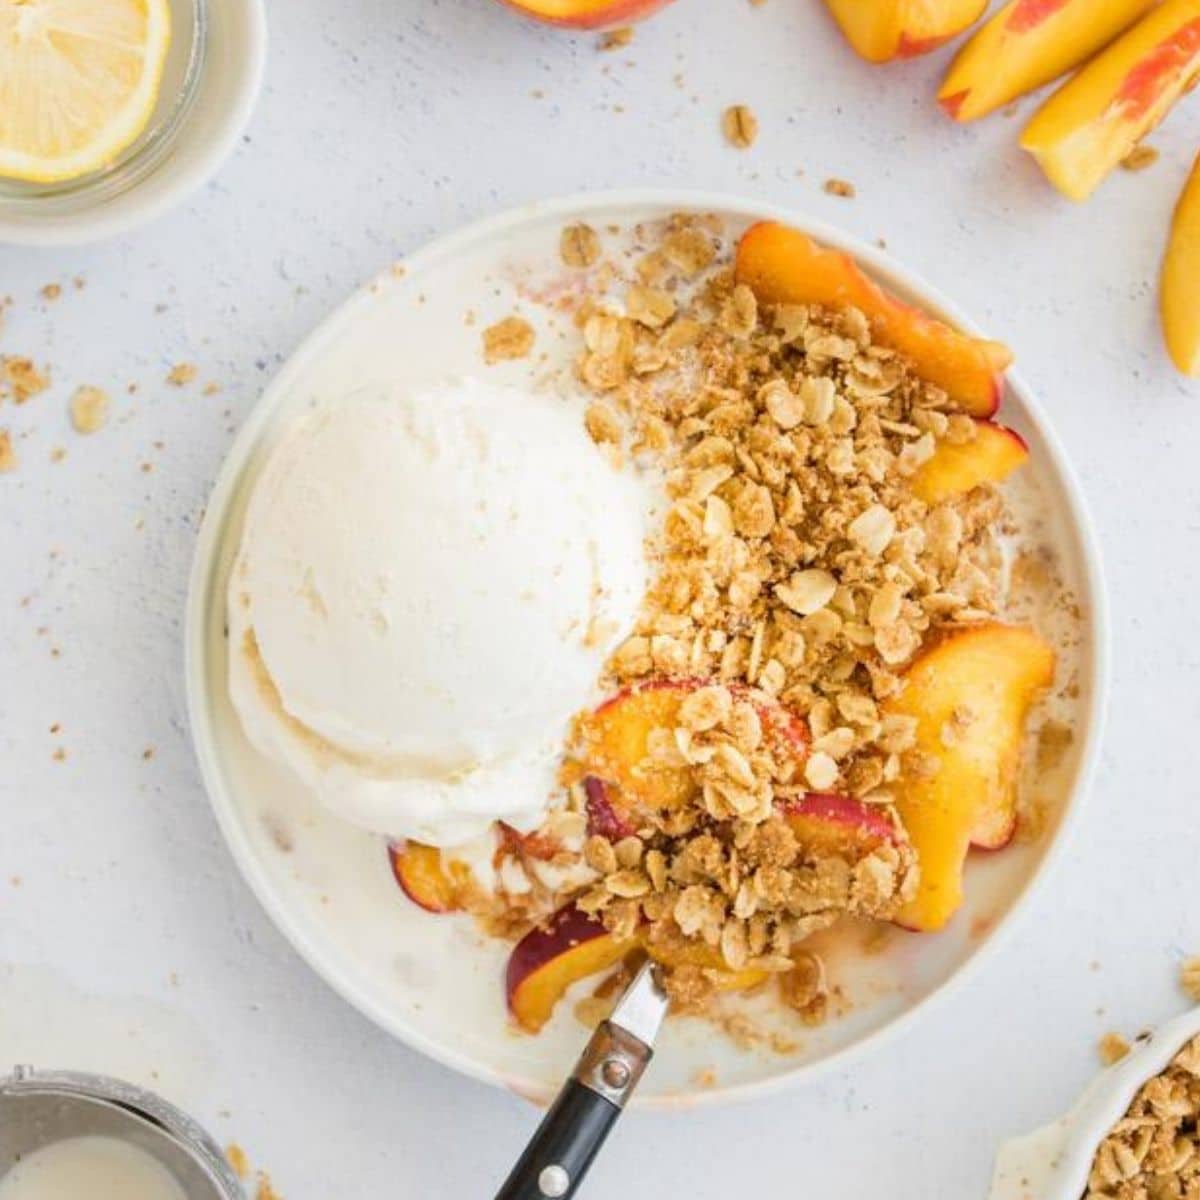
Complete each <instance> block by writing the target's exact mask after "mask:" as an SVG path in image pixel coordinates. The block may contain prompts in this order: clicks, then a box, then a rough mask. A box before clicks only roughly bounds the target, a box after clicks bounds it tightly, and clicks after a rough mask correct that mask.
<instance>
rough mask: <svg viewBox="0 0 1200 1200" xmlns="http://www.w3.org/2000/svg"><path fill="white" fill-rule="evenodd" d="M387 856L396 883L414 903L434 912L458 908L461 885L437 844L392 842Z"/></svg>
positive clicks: (444, 911) (445, 911) (451, 910)
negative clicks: (444, 861) (448, 866)
mask: <svg viewBox="0 0 1200 1200" xmlns="http://www.w3.org/2000/svg"><path fill="white" fill-rule="evenodd" d="M388 859H389V861H390V862H391V864H392V874H393V875H394V876H395V877H396V882H397V883H398V884H399V885H400V887H401V890H402V891H403V892H404V894H405V895H406V896H407V897H408V898H409V899H410V900H411V901H412V902H413V903H414V904H417V905H419V906H420V907H421V908H423V909H425V910H427V911H428V912H432V913H448V912H454V911H456V910H457V909H458V907H459V904H458V887H457V885H456V884H455V882H454V879H453V878H452V876H451V874H450V873H449V872H447V870H446V868H445V865H444V864H443V862H442V852H441V851H440V850H439V849H438V848H437V847H436V846H426V845H424V844H423V843H421V842H393V843H390V844H389V845H388Z"/></svg>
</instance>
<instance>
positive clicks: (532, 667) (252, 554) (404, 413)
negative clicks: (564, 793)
mask: <svg viewBox="0 0 1200 1200" xmlns="http://www.w3.org/2000/svg"><path fill="white" fill-rule="evenodd" d="M644 532H645V503H644V498H643V494H642V492H641V489H640V487H639V485H638V484H637V482H636V481H635V480H634V479H632V478H631V477H630V476H629V473H628V472H619V471H617V470H615V469H614V468H613V467H612V466H611V465H610V464H609V463H608V462H607V461H606V459H605V458H604V456H603V455H602V454H601V452H600V451H599V450H598V448H597V447H596V446H595V445H594V444H593V443H592V442H591V440H590V439H589V438H588V436H587V434H586V433H585V431H584V429H583V425H582V421H581V417H580V413H579V411H578V408H577V406H574V405H571V404H569V403H568V402H566V401H564V400H561V399H557V398H553V397H549V396H540V395H536V394H530V393H526V392H524V391H519V390H517V389H513V388H504V387H499V386H495V385H491V384H487V383H483V382H481V381H478V380H473V379H466V380H462V381H456V382H454V383H448V384H445V385H442V386H440V387H437V388H435V389H433V390H430V391H427V392H423V393H419V394H412V393H410V392H406V391H404V390H402V389H399V388H394V389H386V388H385V389H378V390H369V391H365V392H360V393H357V394H355V395H352V396H350V397H348V398H346V399H344V400H342V401H340V402H338V403H336V404H332V405H330V406H328V407H326V408H322V409H321V410H319V411H318V412H316V413H314V414H313V415H311V416H309V417H307V418H306V419H304V420H303V421H302V422H301V423H300V424H299V425H298V426H297V427H296V428H295V429H294V430H292V431H291V432H290V433H289V434H288V435H287V436H286V438H285V440H284V441H283V442H282V443H281V444H280V445H279V446H278V448H277V449H276V450H275V451H274V452H273V454H272V455H271V457H270V458H269V460H268V462H267V464H266V466H265V468H264V470H263V472H262V475H261V477H260V478H259V480H258V482H257V484H256V486H255V489H254V492H253V495H252V497H251V500H250V504H249V507H248V510H247V513H246V519H245V526H244V531H243V534H242V542H241V547H240V551H239V553H238V557H237V560H236V562H235V564H234V568H233V573H232V575H231V578H230V585H229V612H230V621H229V626H230V692H231V695H232V698H233V702H234V705H235V707H236V709H237V711H238V714H239V716H240V718H241V721H242V724H243V727H244V729H245V731H246V734H247V735H248V737H249V738H250V740H251V742H253V743H254V744H255V745H256V746H257V747H258V748H259V749H260V750H261V751H262V752H264V753H265V754H267V755H269V756H270V757H273V758H275V759H277V760H279V761H281V762H283V763H285V764H286V765H287V766H289V767H291V768H292V769H293V770H294V771H295V772H296V773H297V774H298V775H299V776H301V777H302V778H303V779H304V780H305V781H306V782H307V783H308V784H309V785H310V786H311V787H312V788H313V789H314V790H315V791H316V792H317V794H318V795H319V797H320V798H321V800H322V801H324V803H325V804H326V805H328V806H329V808H331V809H332V810H333V811H335V812H336V813H338V814H339V815H341V816H342V817H344V818H346V819H347V820H350V821H352V822H355V823H356V824H359V825H362V826H365V827H367V828H369V829H372V830H377V831H379V832H381V833H386V834H390V835H393V836H398V837H411V838H416V839H418V840H421V841H424V842H429V843H432V844H434V845H442V846H446V845H454V844H457V843H459V842H463V841H465V840H467V839H469V838H472V837H476V836H478V835H479V834H480V833H481V832H482V831H483V830H484V829H485V828H486V827H487V825H488V824H489V823H491V822H492V821H494V820H497V819H504V820H508V821H510V822H512V823H514V824H518V825H520V824H525V825H528V824H530V823H532V822H535V821H536V820H537V819H538V817H539V816H540V815H541V814H543V813H544V812H545V810H546V807H547V805H548V804H549V802H550V800H551V793H552V791H553V788H554V776H555V770H556V764H557V760H558V756H559V754H560V752H561V748H562V739H563V736H564V734H565V732H566V727H567V723H568V722H569V720H570V718H571V716H572V715H573V714H574V713H575V712H576V711H577V710H579V709H580V708H582V707H584V706H585V705H586V704H587V703H588V702H589V700H590V699H591V697H592V693H593V690H594V688H595V684H596V679H597V676H598V674H599V672H600V668H601V665H602V663H603V660H604V658H605V657H606V655H607V653H608V652H609V651H610V650H611V648H612V647H613V645H614V644H615V643H616V642H617V640H619V639H620V638H621V637H622V636H624V635H625V634H626V633H627V632H628V631H629V629H630V627H631V626H632V623H633V619H634V616H635V614H636V612H637V609H638V606H639V604H640V602H641V599H642V595H643V593H644V590H645V586H646V558H645V553H644V549H643V540H644Z"/></svg>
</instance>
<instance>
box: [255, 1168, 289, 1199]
mask: <svg viewBox="0 0 1200 1200" xmlns="http://www.w3.org/2000/svg"><path fill="white" fill-rule="evenodd" d="M254 1200H283V1197H282V1196H281V1195H280V1194H279V1193H278V1192H277V1191H276V1190H275V1188H274V1186H273V1185H272V1183H271V1177H270V1175H268V1174H267V1173H266V1171H259V1173H258V1188H257V1189H256V1190H255V1193H254Z"/></svg>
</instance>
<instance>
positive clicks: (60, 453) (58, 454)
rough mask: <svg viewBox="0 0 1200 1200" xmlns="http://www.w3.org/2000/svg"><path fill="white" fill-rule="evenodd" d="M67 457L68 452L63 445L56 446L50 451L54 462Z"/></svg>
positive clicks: (51, 459)
mask: <svg viewBox="0 0 1200 1200" xmlns="http://www.w3.org/2000/svg"><path fill="white" fill-rule="evenodd" d="M66 457H67V452H66V450H65V449H64V448H63V447H62V446H55V447H54V448H53V449H52V450H51V451H50V461H51V462H52V463H60V462H62V460H63V459H64V458H66Z"/></svg>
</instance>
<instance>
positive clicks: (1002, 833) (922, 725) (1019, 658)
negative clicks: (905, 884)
mask: <svg viewBox="0 0 1200 1200" xmlns="http://www.w3.org/2000/svg"><path fill="white" fill-rule="evenodd" d="M1053 679H1054V651H1053V650H1052V649H1051V648H1050V646H1048V645H1047V644H1046V643H1045V642H1044V641H1043V640H1042V639H1041V638H1040V637H1039V636H1038V635H1037V634H1036V633H1034V632H1032V631H1031V630H1029V629H1020V628H1016V627H1014V626H1008V625H1000V624H986V625H978V626H974V627H972V628H969V629H964V630H963V631H962V632H960V633H956V634H952V635H951V636H950V637H948V638H947V639H945V640H944V641H942V642H941V643H939V644H938V645H936V646H935V647H933V648H932V649H931V650H929V651H927V652H926V653H925V654H923V655H922V656H921V657H920V658H918V659H917V661H916V662H914V663H913V665H912V666H911V667H910V668H909V670H908V672H907V674H906V677H905V685H904V688H903V689H902V690H901V691H900V693H899V694H898V695H897V696H896V697H894V698H893V699H892V700H891V701H889V702H888V705H887V711H888V712H889V713H893V714H896V713H898V714H902V715H906V716H910V717H915V718H916V720H917V733H916V744H917V750H918V751H919V753H920V755H921V769H919V770H913V769H912V767H911V764H910V767H909V770H908V771H907V772H906V774H905V776H904V777H903V778H902V780H901V785H900V787H899V788H898V791H897V807H898V809H899V812H900V818H901V820H902V822H903V824H904V828H905V829H906V830H907V832H908V836H909V839H910V840H911V842H912V845H913V848H914V849H915V850H916V853H917V861H918V863H919V865H920V882H919V885H918V888H917V892H916V895H915V896H914V898H913V899H912V900H911V901H910V902H909V904H908V905H907V907H906V908H905V909H904V910H903V912H902V913H901V915H900V918H899V921H900V923H901V924H902V925H905V926H906V927H908V928H910V929H915V930H921V931H933V930H937V929H941V928H942V926H943V925H945V924H946V922H947V921H949V919H950V918H951V916H953V915H954V912H955V911H956V910H957V909H958V906H959V904H960V903H961V902H962V890H963V885H962V876H963V866H964V863H965V860H966V856H967V851H968V849H969V848H970V846H971V843H972V842H973V841H975V842H978V843H980V844H990V845H1002V844H1003V843H1004V842H1005V841H1007V840H1008V838H1009V837H1010V836H1011V834H1012V828H1013V825H1014V823H1015V812H1016V788H1017V774H1018V770H1019V768H1020V763H1021V749H1022V742H1023V740H1024V732H1025V720H1026V717H1027V715H1028V713H1029V709H1030V707H1031V705H1032V704H1033V702H1034V700H1035V699H1036V698H1037V696H1038V694H1039V693H1040V692H1041V691H1042V690H1043V689H1044V688H1046V687H1049V685H1050V684H1051V682H1052V681H1053Z"/></svg>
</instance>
